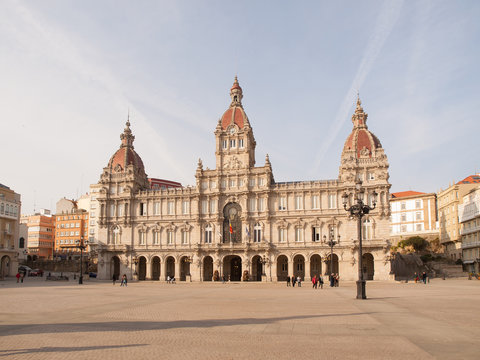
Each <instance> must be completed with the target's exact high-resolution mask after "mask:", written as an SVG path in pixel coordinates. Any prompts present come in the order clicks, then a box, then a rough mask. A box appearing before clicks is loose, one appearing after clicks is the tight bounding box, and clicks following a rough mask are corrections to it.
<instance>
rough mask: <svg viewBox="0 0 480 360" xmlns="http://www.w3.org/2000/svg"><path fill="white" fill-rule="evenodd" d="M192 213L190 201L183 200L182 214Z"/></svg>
mask: <svg viewBox="0 0 480 360" xmlns="http://www.w3.org/2000/svg"><path fill="white" fill-rule="evenodd" d="M188 213H190V202H189V201H183V202H182V214H183V215H187V214H188Z"/></svg>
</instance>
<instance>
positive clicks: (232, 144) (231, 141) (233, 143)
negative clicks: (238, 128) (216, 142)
mask: <svg viewBox="0 0 480 360" xmlns="http://www.w3.org/2000/svg"><path fill="white" fill-rule="evenodd" d="M236 147H237V141H236V140H235V139H231V140H230V148H231V149H235V148H236Z"/></svg>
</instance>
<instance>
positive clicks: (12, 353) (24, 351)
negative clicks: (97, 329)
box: [0, 344, 147, 357]
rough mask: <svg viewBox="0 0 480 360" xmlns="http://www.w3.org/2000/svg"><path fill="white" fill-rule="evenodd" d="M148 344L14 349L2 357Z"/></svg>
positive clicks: (7, 351) (1, 354)
mask: <svg viewBox="0 0 480 360" xmlns="http://www.w3.org/2000/svg"><path fill="white" fill-rule="evenodd" d="M146 345H147V344H134V345H109V346H107V345H105V346H79V347H41V348H32V349H13V350H0V357H2V356H15V355H17V356H18V355H23V354H33V353H49V352H72V351H89V350H104V349H117V348H126V347H133V346H146Z"/></svg>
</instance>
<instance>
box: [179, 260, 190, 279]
mask: <svg viewBox="0 0 480 360" xmlns="http://www.w3.org/2000/svg"><path fill="white" fill-rule="evenodd" d="M189 275H190V260H189V258H188V256H184V257H182V258H181V259H180V281H185V280H187V276H189Z"/></svg>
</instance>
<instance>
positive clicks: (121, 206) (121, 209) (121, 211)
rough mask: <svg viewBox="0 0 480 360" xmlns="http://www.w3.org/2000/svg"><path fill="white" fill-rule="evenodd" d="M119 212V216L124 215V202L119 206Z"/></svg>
mask: <svg viewBox="0 0 480 360" xmlns="http://www.w3.org/2000/svg"><path fill="white" fill-rule="evenodd" d="M117 214H118V216H123V204H119V205H118V206H117Z"/></svg>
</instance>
